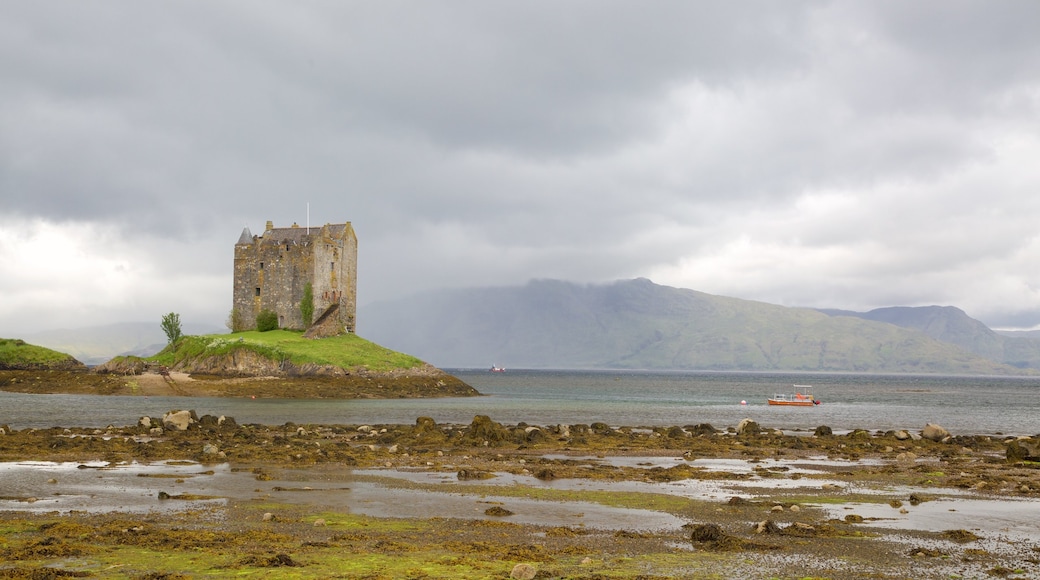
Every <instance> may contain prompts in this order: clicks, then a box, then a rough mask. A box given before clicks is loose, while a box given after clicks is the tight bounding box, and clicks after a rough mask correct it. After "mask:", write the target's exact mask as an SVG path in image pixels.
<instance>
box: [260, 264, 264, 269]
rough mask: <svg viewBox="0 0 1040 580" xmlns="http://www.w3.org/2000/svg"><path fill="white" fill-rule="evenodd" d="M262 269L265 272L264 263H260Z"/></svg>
mask: <svg viewBox="0 0 1040 580" xmlns="http://www.w3.org/2000/svg"><path fill="white" fill-rule="evenodd" d="M260 269H261V270H263V269H264V263H263V262H260Z"/></svg>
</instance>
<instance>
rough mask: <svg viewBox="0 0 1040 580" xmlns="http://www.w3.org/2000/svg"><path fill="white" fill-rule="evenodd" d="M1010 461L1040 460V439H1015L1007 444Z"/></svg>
mask: <svg viewBox="0 0 1040 580" xmlns="http://www.w3.org/2000/svg"><path fill="white" fill-rule="evenodd" d="M1007 459H1008V461H1040V441H1037V440H1035V439H1014V440H1012V441H1011V442H1010V443H1008V446H1007Z"/></svg>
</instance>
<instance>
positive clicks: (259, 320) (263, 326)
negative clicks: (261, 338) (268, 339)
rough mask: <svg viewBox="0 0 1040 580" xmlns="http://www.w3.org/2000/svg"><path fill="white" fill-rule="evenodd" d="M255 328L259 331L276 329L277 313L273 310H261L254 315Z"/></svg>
mask: <svg viewBox="0 0 1040 580" xmlns="http://www.w3.org/2000/svg"><path fill="white" fill-rule="evenodd" d="M256 329H257V330H259V331H260V332H267V331H268V330H278V315H277V314H275V312H274V311H273V310H261V311H260V314H257V315H256Z"/></svg>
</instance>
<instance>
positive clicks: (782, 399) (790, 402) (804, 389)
mask: <svg viewBox="0 0 1040 580" xmlns="http://www.w3.org/2000/svg"><path fill="white" fill-rule="evenodd" d="M766 401H767V402H768V403H769V404H770V405H787V406H791V407H812V406H813V405H819V404H820V400H819V399H817V398H816V397H815V396H813V392H812V387H810V386H809V385H794V392H793V393H777V394H775V395H773V396H772V397H770V398H768V399H766Z"/></svg>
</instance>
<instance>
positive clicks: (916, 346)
mask: <svg viewBox="0 0 1040 580" xmlns="http://www.w3.org/2000/svg"><path fill="white" fill-rule="evenodd" d="M969 320H970V319H969ZM359 325H360V328H361V329H362V330H363V331H364V333H365V336H366V337H368V338H370V339H371V340H373V341H375V342H378V343H380V344H384V345H386V346H388V347H389V348H393V349H395V350H400V351H404V352H409V353H412V354H414V355H416V356H418V357H420V358H422V359H424V360H427V361H430V362H432V363H433V364H436V365H437V366H440V367H481V366H490V365H491V364H499V365H505V366H507V367H509V366H513V367H522V368H618V369H700V370H762V371H764V370H788V371H854V372H917V373H966V374H1005V373H1015V372H1019V371H1017V370H1016V369H1015V368H1012V367H1010V366H1007V365H1004V364H1000V363H998V362H996V361H994V360H993V359H991V358H986V357H984V356H981V355H979V354H976V353H974V352H969V351H968V350H965V349H964V348H961V347H959V346H957V345H955V344H951V343H948V342H942V341H939V340H936V339H934V338H931V337H929V336H928V335H926V334H925V333H924V332H921V331H918V330H912V329H909V328H905V327H901V326H899V325H895V324H892V323H889V322H883V321H875V320H869V319H865V318H863V317H858V316H851V315H849V316H835V315H832V314H829V313H824V312H819V311H816V310H813V309H807V308H787V307H783V306H776V305H772V304H765V303H762V302H753V301H749V300H739V299H736V298H727V297H724V296H714V295H710V294H705V293H703V292H697V291H694V290H687V289H680V288H672V287H668V286H661V285H657V284H654V283H653V282H651V281H649V280H646V279H637V280H626V281H619V282H615V283H612V284H605V285H578V284H573V283H569V282H561V281H556V280H538V281H532V282H530V283H528V284H527V285H525V286H518V287H500V288H472V289H460V290H444V291H438V292H432V293H427V294H420V295H417V296H413V297H410V298H407V299H401V300H395V301H388V302H381V303H377V304H373V305H369V306H368V307H366V308H365V309H363V311H362V312H359ZM987 330H988V329H987Z"/></svg>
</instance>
